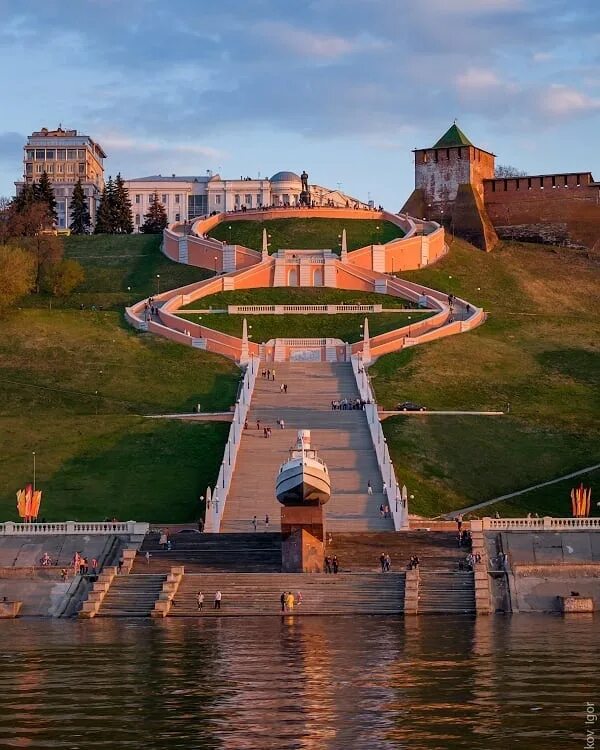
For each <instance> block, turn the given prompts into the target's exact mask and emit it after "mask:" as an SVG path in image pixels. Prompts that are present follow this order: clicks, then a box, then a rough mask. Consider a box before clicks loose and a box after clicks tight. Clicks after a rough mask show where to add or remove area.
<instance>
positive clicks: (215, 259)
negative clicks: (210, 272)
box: [213, 255, 218, 276]
mask: <svg viewBox="0 0 600 750" xmlns="http://www.w3.org/2000/svg"><path fill="white" fill-rule="evenodd" d="M213 260H214V261H215V276H216V275H217V260H218V258H217V256H216V255H215V257H214V258H213Z"/></svg>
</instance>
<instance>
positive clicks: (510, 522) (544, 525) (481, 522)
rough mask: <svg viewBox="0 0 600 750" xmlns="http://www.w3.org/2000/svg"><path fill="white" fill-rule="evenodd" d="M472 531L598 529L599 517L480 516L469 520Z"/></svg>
mask: <svg viewBox="0 0 600 750" xmlns="http://www.w3.org/2000/svg"><path fill="white" fill-rule="evenodd" d="M471 530H472V531H529V530H531V531H540V530H542V531H586V530H588V531H594V530H596V531H600V518H553V517H552V516H543V517H542V518H487V517H486V518H482V519H477V520H474V521H471Z"/></svg>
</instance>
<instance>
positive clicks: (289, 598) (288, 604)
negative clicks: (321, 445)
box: [285, 591, 294, 612]
mask: <svg viewBox="0 0 600 750" xmlns="http://www.w3.org/2000/svg"><path fill="white" fill-rule="evenodd" d="M285 608H286V609H287V611H288V612H293V611H294V595H293V594H292V592H291V591H288V592H287V595H286V597H285Z"/></svg>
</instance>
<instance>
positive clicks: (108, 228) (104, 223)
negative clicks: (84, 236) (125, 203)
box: [94, 177, 116, 234]
mask: <svg viewBox="0 0 600 750" xmlns="http://www.w3.org/2000/svg"><path fill="white" fill-rule="evenodd" d="M114 208H115V186H114V183H113V179H112V177H109V178H108V182H106V183H105V185H104V187H103V188H102V195H101V196H100V205H99V206H98V213H97V215H96V228H95V229H94V232H95V234H113V233H114V231H115V224H116V222H115V211H114Z"/></svg>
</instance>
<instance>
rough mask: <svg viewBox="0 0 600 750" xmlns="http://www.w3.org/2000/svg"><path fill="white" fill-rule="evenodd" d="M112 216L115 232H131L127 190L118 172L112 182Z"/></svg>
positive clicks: (131, 223)
mask: <svg viewBox="0 0 600 750" xmlns="http://www.w3.org/2000/svg"><path fill="white" fill-rule="evenodd" d="M114 216H115V232H123V233H124V234H131V233H132V232H133V219H132V218H131V201H130V200H129V190H127V188H126V187H125V183H124V182H123V178H122V177H121V173H120V172H119V174H118V175H117V176H116V178H115V182H114Z"/></svg>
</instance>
